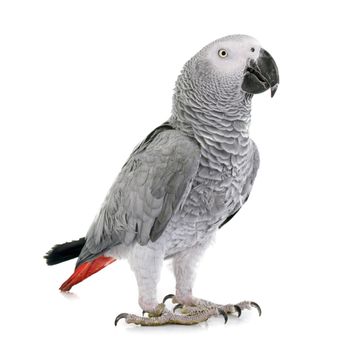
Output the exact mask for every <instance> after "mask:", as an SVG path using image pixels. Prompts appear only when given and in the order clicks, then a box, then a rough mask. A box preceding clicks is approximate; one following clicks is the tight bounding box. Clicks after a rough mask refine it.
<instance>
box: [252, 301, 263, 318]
mask: <svg viewBox="0 0 350 350" xmlns="http://www.w3.org/2000/svg"><path fill="white" fill-rule="evenodd" d="M250 306H253V307H255V308H256V309H257V310H258V313H259V316H261V307H260V306H259V304H257V303H255V302H254V301H252V302H251V303H250Z"/></svg>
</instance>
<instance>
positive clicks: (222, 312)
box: [218, 309, 228, 324]
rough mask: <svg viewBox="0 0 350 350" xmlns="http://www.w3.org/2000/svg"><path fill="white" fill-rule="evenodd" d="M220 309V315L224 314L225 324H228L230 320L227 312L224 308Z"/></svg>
mask: <svg viewBox="0 0 350 350" xmlns="http://www.w3.org/2000/svg"><path fill="white" fill-rule="evenodd" d="M218 311H219V314H220V315H222V316H224V319H225V324H226V323H227V320H228V317H227V313H226V312H225V311H224V310H222V309H218Z"/></svg>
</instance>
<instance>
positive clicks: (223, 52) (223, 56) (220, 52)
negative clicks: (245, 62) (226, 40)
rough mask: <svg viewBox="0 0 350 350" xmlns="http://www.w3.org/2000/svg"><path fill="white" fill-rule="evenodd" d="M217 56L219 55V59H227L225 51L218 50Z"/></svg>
mask: <svg viewBox="0 0 350 350" xmlns="http://www.w3.org/2000/svg"><path fill="white" fill-rule="evenodd" d="M218 55H219V56H220V57H221V58H225V57H227V55H228V53H227V51H226V50H225V49H220V50H219V51H218Z"/></svg>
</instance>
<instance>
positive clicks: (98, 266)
mask: <svg viewBox="0 0 350 350" xmlns="http://www.w3.org/2000/svg"><path fill="white" fill-rule="evenodd" d="M115 260H116V259H114V258H111V257H107V256H103V255H102V256H99V257H98V258H95V259H94V260H90V261H86V262H83V263H82V264H80V265H79V266H77V267H76V269H75V271H74V273H73V274H72V276H70V277H69V278H68V279H67V281H65V282H64V283H63V284H62V286H61V287H60V290H61V291H62V292H68V291H69V290H70V289H71V288H72V287H73V286H74V285H76V284H78V283H80V282H81V281H83V280H84V279H86V278H88V277H89V276H91V275H93V274H94V273H96V272H98V271H100V270H102V269H103V268H104V267H106V266H107V265H109V264H111V263H112V262H114V261H115Z"/></svg>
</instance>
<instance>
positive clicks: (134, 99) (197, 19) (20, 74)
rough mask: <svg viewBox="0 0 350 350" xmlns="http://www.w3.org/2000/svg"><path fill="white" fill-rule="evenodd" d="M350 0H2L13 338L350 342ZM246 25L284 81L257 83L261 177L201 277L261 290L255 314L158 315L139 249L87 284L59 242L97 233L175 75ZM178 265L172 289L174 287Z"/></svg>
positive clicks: (74, 345) (7, 272) (229, 297)
mask: <svg viewBox="0 0 350 350" xmlns="http://www.w3.org/2000/svg"><path fill="white" fill-rule="evenodd" d="M348 14H349V11H348V10H347V9H346V1H343V2H341V1H331V2H329V3H328V2H322V1H315V2H312V1H309V2H307V1H290V2H282V1H267V0H264V1H252V0H250V1H239V2H238V1H233V0H231V1H219V0H216V1H212V2H209V1H198V2H196V1H191V2H190V1H179V0H177V1H174V2H165V1H158V2H156V1H150V0H148V1H137V2H136V1H128V2H126V1H124V2H122V1H119V2H117V1H73V0H69V1H62V0H61V1H47V0H46V1H22V2H21V1H15V0H12V1H2V2H1V5H0V50H1V52H0V117H1V125H0V152H1V159H0V161H1V171H0V176H1V183H0V186H1V188H0V189H1V192H0V201H1V226H0V227H1V254H0V259H1V291H0V293H1V306H0V322H1V337H0V342H1V343H3V344H1V348H2V349H19V348H20V347H22V348H23V347H26V348H35V349H121V348H123V349H125V348H128V349H137V348H141V347H142V349H165V348H166V349H175V348H176V349H179V348H181V349H191V348H194V347H195V348H206V347H207V348H208V349H210V348H213V347H217V346H218V347H223V348H230V349H231V348H232V349H233V348H234V349H257V348H259V349H265V348H266V349H307V348H317V349H321V348H325V349H330V348H332V349H333V348H334V349H349V346H350V341H349V335H348V333H347V332H349V330H350V329H349V328H350V327H349V325H350V322H349V313H350V308H349V296H350V288H349V266H350V259H349V240H348V235H349V233H350V230H349V195H350V191H349V175H350V173H349V150H350V147H349V146H350V142H349V127H350V122H349V118H350V115H349V109H348V106H349V102H348V99H349V86H350V84H349V81H350V76H349V68H348V67H349V53H350V50H349V37H348V33H349V16H348ZM234 33H245V34H250V35H252V36H254V37H256V38H257V39H259V40H260V42H261V43H262V45H263V47H264V48H265V49H267V50H268V51H269V52H270V53H271V54H272V55H273V57H274V58H275V60H276V62H277V64H278V66H279V69H280V78H281V84H280V88H279V90H278V91H277V93H276V95H275V98H273V99H271V98H270V97H269V94H268V93H265V94H262V95H259V96H255V97H254V100H253V112H252V127H251V134H252V137H253V138H254V140H255V142H256V143H257V144H258V147H259V150H260V154H261V168H260V171H259V173H258V177H257V180H256V183H255V186H254V189H253V192H252V195H251V197H250V199H249V201H248V203H247V204H246V205H245V207H244V208H243V209H242V210H241V211H240V213H239V214H238V215H237V216H236V217H235V218H234V220H232V221H231V222H230V224H229V225H226V226H225V228H223V229H222V230H220V231H219V232H218V235H217V239H216V243H215V244H214V245H213V246H212V247H211V248H210V249H209V251H208V252H207V254H206V255H205V257H204V259H203V260H202V263H201V264H200V267H199V270H198V278H197V283H196V286H195V294H196V295H197V296H199V297H202V298H207V299H209V300H212V301H216V302H222V303H225V302H227V303H228V302H231V303H234V302H239V301H241V300H245V299H248V300H249V299H252V300H255V301H257V302H259V303H260V305H261V306H262V309H263V315H262V317H261V318H259V317H258V316H257V313H256V312H254V311H252V312H245V313H244V315H243V316H242V318H241V319H240V320H236V319H230V321H229V322H228V324H227V325H226V326H224V324H223V320H222V319H221V318H218V319H213V320H210V321H209V322H207V323H206V324H202V325H198V326H191V327H182V326H181V327H180V326H179V327H177V326H168V327H163V328H152V329H151V328H142V327H137V326H130V325H126V324H125V323H124V322H123V321H121V322H120V324H119V325H118V327H117V328H114V325H113V321H114V318H115V316H116V315H117V314H118V313H120V312H140V310H139V307H138V304H137V288H136V283H135V280H134V276H133V274H132V272H131V271H130V270H129V267H128V265H127V263H126V262H125V261H121V262H116V263H114V264H113V265H111V266H110V267H108V268H106V269H105V270H103V271H101V272H100V273H99V274H97V275H95V276H93V277H91V278H89V279H88V280H86V281H85V282H84V283H82V284H80V285H78V286H76V287H75V288H74V289H73V292H74V293H75V295H76V297H75V298H74V297H72V298H65V297H64V296H63V295H61V294H60V293H59V292H58V289H57V288H58V287H59V285H60V284H61V283H62V282H63V281H64V280H65V279H66V278H67V277H68V276H69V275H70V274H71V273H72V271H73V268H74V262H73V261H70V262H67V263H65V264H61V265H57V266H54V267H47V266H46V265H45V263H44V260H43V258H42V256H43V255H44V253H45V252H46V251H47V250H48V249H49V248H50V247H51V246H52V245H53V244H55V243H62V242H66V241H70V240H72V239H77V238H79V237H81V236H84V235H85V233H86V230H87V228H88V227H89V225H90V223H91V221H92V220H93V218H94V216H95V214H96V213H97V211H98V209H99V206H100V204H101V203H102V201H103V199H104V196H105V195H106V193H107V190H108V189H109V187H110V185H111V183H112V181H113V180H114V178H115V177H116V175H117V173H118V171H119V169H120V167H121V166H122V165H123V163H124V161H125V160H126V159H127V157H128V155H129V154H130V152H131V150H132V149H133V147H134V146H135V145H136V144H137V143H138V142H139V141H141V140H142V139H143V137H145V136H146V134H147V133H148V132H149V131H151V130H152V129H153V128H154V127H156V126H158V125H159V124H160V123H162V122H163V121H165V120H166V119H167V118H168V117H169V114H170V109H171V96H172V89H173V86H174V82H175V79H176V77H177V75H178V73H179V71H180V69H181V67H182V65H183V64H184V63H185V61H186V60H187V59H189V58H190V57H191V56H192V55H193V54H195V53H196V52H197V51H198V50H199V49H200V48H201V47H202V46H204V45H206V44H207V43H209V42H210V41H212V40H214V39H216V38H218V37H221V36H225V35H228V34H234ZM173 290H174V279H173V277H172V274H171V271H170V269H169V268H167V267H165V268H164V270H163V275H162V280H161V283H160V285H159V298H161V297H163V296H164V295H165V294H167V293H170V292H173Z"/></svg>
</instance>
